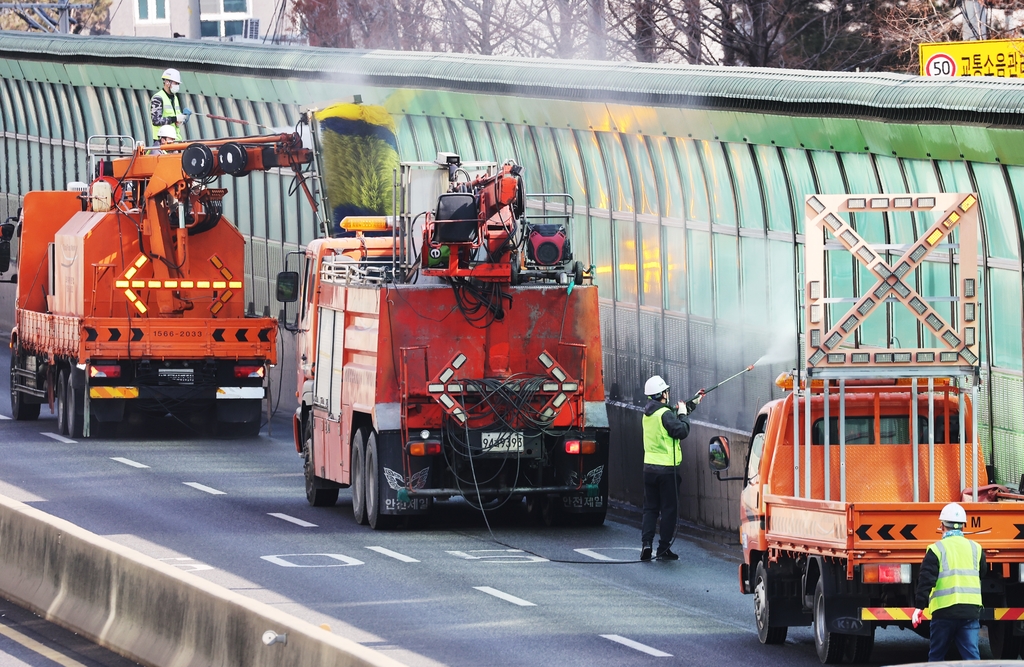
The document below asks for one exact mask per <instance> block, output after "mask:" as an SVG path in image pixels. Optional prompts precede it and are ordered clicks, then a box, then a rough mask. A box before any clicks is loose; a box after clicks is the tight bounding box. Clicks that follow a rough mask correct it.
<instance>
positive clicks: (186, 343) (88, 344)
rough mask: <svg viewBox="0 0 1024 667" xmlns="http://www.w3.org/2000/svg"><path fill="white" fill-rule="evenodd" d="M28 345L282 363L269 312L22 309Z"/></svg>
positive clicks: (82, 353) (83, 354)
mask: <svg viewBox="0 0 1024 667" xmlns="http://www.w3.org/2000/svg"><path fill="white" fill-rule="evenodd" d="M17 325H18V339H19V341H20V345H21V347H22V348H23V349H26V350H33V351H36V352H39V353H45V354H48V355H50V356H51V358H52V356H53V355H66V356H75V357H77V358H78V359H93V358H102V359H123V358H133V359H138V358H140V357H146V358H153V359H195V358H203V357H218V358H232V357H234V358H236V359H247V358H265V359H267V361H268V362H269V363H271V364H276V363H277V322H276V320H274V319H272V318H268V317H254V318H249V317H244V318H219V319H209V318H164V319H148V318H125V317H85V318H82V317H75V316H68V315H52V314H49V313H38V312H34V311H30V310H19V311H18V314H17Z"/></svg>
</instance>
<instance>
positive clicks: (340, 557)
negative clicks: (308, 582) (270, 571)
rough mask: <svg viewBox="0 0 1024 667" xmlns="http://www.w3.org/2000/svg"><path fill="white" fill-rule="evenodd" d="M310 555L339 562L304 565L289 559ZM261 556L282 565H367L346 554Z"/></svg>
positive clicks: (308, 555)
mask: <svg viewBox="0 0 1024 667" xmlns="http://www.w3.org/2000/svg"><path fill="white" fill-rule="evenodd" d="M310 556H323V557H324V558H329V559H331V560H334V561H339V562H337V563H328V564H326V565H318V564H316V563H314V564H312V565H303V564H301V563H293V562H292V561H290V560H288V559H289V558H296V557H302V558H309V557H310ZM260 558H261V559H263V560H265V561H267V562H269V563H273V564H274V565H280V566H281V567H348V566H350V565H365V563H363V561H361V560H359V559H358V558H352V557H351V556H346V555H345V554H278V555H276V556H260Z"/></svg>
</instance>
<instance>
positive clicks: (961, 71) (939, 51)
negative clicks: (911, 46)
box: [918, 39, 1024, 78]
mask: <svg viewBox="0 0 1024 667" xmlns="http://www.w3.org/2000/svg"><path fill="white" fill-rule="evenodd" d="M918 54H919V57H920V64H921V76H1001V77H1012V78H1017V77H1021V76H1024V40H1021V39H989V40H977V41H972V42H939V43H934V44H919V45H918Z"/></svg>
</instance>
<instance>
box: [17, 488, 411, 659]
mask: <svg viewBox="0 0 1024 667" xmlns="http://www.w3.org/2000/svg"><path fill="white" fill-rule="evenodd" d="M0 594H2V595H3V596H4V597H6V598H8V599H10V600H12V601H13V602H16V603H18V604H21V605H23V606H25V607H26V608H29V609H32V610H33V611H35V612H37V613H39V614H41V615H43V616H45V617H46V618H47V619H49V620H51V621H53V622H55V623H57V624H58V625H61V626H63V627H65V628H68V629H70V630H72V631H74V632H77V633H79V634H81V635H83V636H85V637H88V638H89V639H91V640H93V641H95V642H96V643H98V644H100V645H102V646H105V647H107V648H109V649H111V650H113V651H115V652H117V653H119V654H121V655H123V656H125V657H128V658H131V659H133V660H135V661H137V662H140V663H142V664H144V665H150V666H152V667H191V666H193V665H194V666H196V667H199V666H202V667H208V666H210V665H217V666H225V667H227V666H235V665H237V666H238V667H263V666H266V667H290V666H295V667H300V666H302V667H306V666H309V667H314V666H315V667H335V666H337V667H361V666H374V667H397V666H399V665H401V663H399V662H397V661H395V660H393V659H391V658H389V657H387V656H385V655H383V654H381V653H378V652H376V651H373V650H372V649H368V648H366V647H364V646H361V645H359V644H357V643H355V642H352V641H349V640H347V639H342V638H340V637H336V636H334V635H332V634H330V633H329V632H328V631H326V630H324V629H322V628H318V627H316V626H315V625H312V624H311V623H307V622H305V621H302V620H300V619H298V618H295V617H293V616H290V615H288V614H286V613H283V612H281V611H279V610H277V609H274V608H273V607H270V606H269V605H266V604H263V603H261V602H257V601H255V600H250V599H249V598H246V597H244V596H242V595H239V594H237V593H234V592H232V591H230V590H228V589H226V588H223V587H221V586H218V585H216V584H212V583H210V582H207V581H205V580H203V579H201V578H199V577H197V576H195V575H192V574H189V573H187V572H182V571H180V570H178V569H176V568H174V567H171V566H170V565H167V564H165V563H162V562H160V561H158V560H156V559H153V558H150V557H148V556H144V555H143V554H140V553H138V552H136V551H134V550H132V549H128V548H126V547H123V546H120V545H118V544H115V543H114V542H111V541H110V540H107V539H105V538H103V537H100V536H98V535H94V534H93V533H90V532H89V531H87V530H84V529H82V528H79V527H78V526H75V525H74V524H72V523H69V522H67V521H64V520H63V519H58V518H56V517H53V516H50V515H49V514H46V513H45V512H41V511H39V510H37V509H35V508H34V507H30V506H28V505H25V504H24V503H20V502H17V501H15V500H11V499H10V498H7V497H5V496H0ZM267 631H273V633H274V634H273V635H268V636H267V637H264V634H265V633H267ZM278 635H284V636H285V637H286V639H285V640H284V641H281V638H280V637H278ZM275 637H276V638H277V639H278V641H276V642H274V643H270V644H269V645H268V644H267V643H265V641H269V640H271V639H274V638H275Z"/></svg>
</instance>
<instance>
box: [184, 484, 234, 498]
mask: <svg viewBox="0 0 1024 667" xmlns="http://www.w3.org/2000/svg"><path fill="white" fill-rule="evenodd" d="M182 484H184V485H185V486H191V487H192V488H193V489H198V490H200V491H205V492H206V493H209V494H210V495H211V496H225V495H227V494H226V493H225V492H224V491H218V490H217V489H214V488H211V487H209V486H206V485H205V484H200V483H199V482H182Z"/></svg>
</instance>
